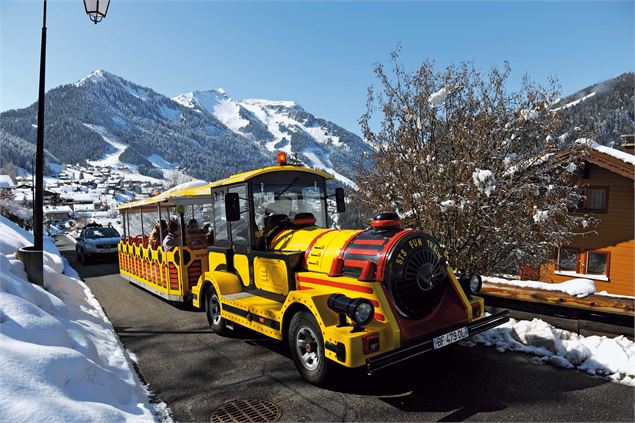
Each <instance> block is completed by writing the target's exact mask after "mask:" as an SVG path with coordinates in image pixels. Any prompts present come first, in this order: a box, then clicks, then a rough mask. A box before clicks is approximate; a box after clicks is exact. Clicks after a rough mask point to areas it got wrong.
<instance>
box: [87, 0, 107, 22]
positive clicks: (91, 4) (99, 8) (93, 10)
mask: <svg viewBox="0 0 635 423" xmlns="http://www.w3.org/2000/svg"><path fill="white" fill-rule="evenodd" d="M109 5H110V0H84V9H86V13H87V14H88V16H89V17H90V20H91V21H93V22H95V25H97V23H98V22H101V20H102V19H104V18H105V17H106V13H108V6H109Z"/></svg>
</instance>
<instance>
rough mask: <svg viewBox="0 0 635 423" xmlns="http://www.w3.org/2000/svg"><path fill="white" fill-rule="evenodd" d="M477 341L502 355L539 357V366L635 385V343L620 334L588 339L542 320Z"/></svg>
mask: <svg viewBox="0 0 635 423" xmlns="http://www.w3.org/2000/svg"><path fill="white" fill-rule="evenodd" d="M471 339H472V340H473V341H474V342H478V343H480V344H484V345H486V346H494V347H496V349H497V350H498V351H500V352H504V351H521V352H525V353H529V354H534V355H536V356H538V357H537V358H536V359H535V360H533V361H534V362H536V363H537V364H544V363H550V364H553V365H556V366H558V367H564V368H567V369H573V368H576V369H578V370H581V371H584V372H587V373H588V374H590V375H599V376H605V377H607V378H609V379H610V380H612V381H613V382H618V383H622V384H624V385H630V386H635V343H633V341H630V340H629V339H627V338H626V337H624V336H622V335H620V336H618V337H616V338H607V337H606V336H589V337H584V336H581V335H577V334H575V333H573V332H569V331H566V330H563V329H558V328H556V327H554V326H551V325H550V324H548V323H546V322H544V321H542V320H540V319H534V320H532V321H528V320H518V321H517V320H515V319H510V320H509V322H507V323H505V324H504V325H501V326H498V327H496V328H494V329H490V330H488V331H486V332H483V333H479V334H477V335H474V336H473V337H472V338H471ZM468 345H469V344H468Z"/></svg>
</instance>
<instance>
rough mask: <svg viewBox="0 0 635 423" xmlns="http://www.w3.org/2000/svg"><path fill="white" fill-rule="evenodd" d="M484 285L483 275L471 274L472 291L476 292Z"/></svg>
mask: <svg viewBox="0 0 635 423" xmlns="http://www.w3.org/2000/svg"><path fill="white" fill-rule="evenodd" d="M482 286H483V278H481V275H471V276H470V291H472V293H474V294H476V293H478V292H479V291H480V290H481V287H482Z"/></svg>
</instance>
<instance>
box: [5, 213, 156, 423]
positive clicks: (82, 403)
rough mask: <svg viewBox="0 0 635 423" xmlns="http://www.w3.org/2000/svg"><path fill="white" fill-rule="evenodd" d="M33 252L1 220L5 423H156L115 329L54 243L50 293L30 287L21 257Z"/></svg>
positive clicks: (49, 252) (49, 255) (27, 239)
mask: <svg viewBox="0 0 635 423" xmlns="http://www.w3.org/2000/svg"><path fill="white" fill-rule="evenodd" d="M31 244H32V236H31V234H30V233H28V232H26V231H24V230H22V229H21V228H19V227H17V226H16V225H14V224H13V223H12V222H10V221H8V220H7V219H5V218H4V217H1V216H0V369H1V372H0V398H2V407H0V421H5V422H9V421H43V420H46V421H53V422H75V421H76V422H84V421H124V420H125V421H152V420H157V419H158V412H157V410H156V409H155V408H154V406H153V405H151V404H150V402H149V400H148V391H147V390H146V389H145V388H144V386H143V385H142V384H141V383H140V381H139V379H138V377H137V375H136V373H135V372H134V370H133V368H132V365H131V361H130V357H129V355H128V353H127V351H126V350H125V349H124V348H123V346H122V345H121V343H120V342H119V339H118V338H117V336H116V334H115V332H114V330H113V327H112V325H111V323H110V321H109V320H108V319H107V318H106V316H105V314H104V313H103V311H102V309H101V307H100V305H99V303H98V302H97V300H96V299H95V297H93V295H92V293H91V292H90V289H89V288H88V287H87V286H86V285H85V284H84V283H83V282H81V281H80V280H78V279H77V278H78V276H77V273H76V272H75V271H74V270H73V269H72V268H71V267H70V266H69V265H68V262H66V261H64V260H63V259H62V258H61V257H60V255H59V251H58V250H57V248H56V247H55V245H54V244H53V242H52V240H50V238H49V239H47V240H46V243H45V249H46V253H45V263H44V264H45V267H44V272H45V275H44V281H45V282H44V283H45V288H46V289H43V288H42V287H40V286H37V285H33V284H31V283H30V282H28V280H27V276H26V273H25V271H24V266H23V265H22V263H21V262H20V261H18V260H17V259H16V258H15V251H16V249H17V248H19V247H22V246H26V245H31ZM64 273H65V274H64Z"/></svg>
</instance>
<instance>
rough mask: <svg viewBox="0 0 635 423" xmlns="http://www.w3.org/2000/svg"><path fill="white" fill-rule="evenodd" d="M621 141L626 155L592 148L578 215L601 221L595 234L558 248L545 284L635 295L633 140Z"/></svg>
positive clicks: (544, 277)
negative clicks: (589, 283)
mask: <svg viewBox="0 0 635 423" xmlns="http://www.w3.org/2000/svg"><path fill="white" fill-rule="evenodd" d="M630 137H632V136H630ZM622 139H623V140H624V141H626V142H624V144H623V147H624V151H620V150H616V149H613V148H610V147H605V146H600V145H597V144H593V145H592V146H591V149H590V151H589V156H588V157H587V158H586V161H585V166H584V169H583V171H582V174H581V177H582V179H581V184H580V185H582V186H584V189H585V191H586V192H585V194H586V200H585V201H584V204H581V205H580V209H579V210H578V211H577V212H578V213H585V214H589V215H591V216H593V217H595V218H597V219H598V221H599V223H598V225H597V226H595V227H594V228H592V229H593V230H594V231H595V232H596V233H594V234H588V235H582V236H580V237H576V238H575V239H574V240H573V242H572V243H571V245H567V246H562V247H561V248H559V249H558V250H557V251H556V257H554V258H555V260H554V263H552V264H549V265H547V266H545V267H544V268H543V269H541V272H540V273H541V274H540V279H541V280H542V281H544V282H556V283H559V282H564V281H567V280H570V279H573V278H586V279H591V280H593V281H594V282H595V287H596V290H597V292H601V291H606V292H607V293H609V294H616V295H627V296H635V241H633V231H634V227H633V219H634V214H633V209H634V203H633V201H634V198H633V192H634V180H635V156H634V155H633V143H632V138H629V137H623V138H622ZM629 141H630V142H629Z"/></svg>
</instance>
